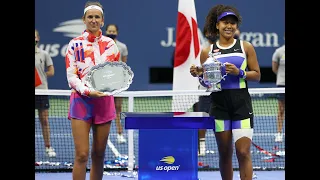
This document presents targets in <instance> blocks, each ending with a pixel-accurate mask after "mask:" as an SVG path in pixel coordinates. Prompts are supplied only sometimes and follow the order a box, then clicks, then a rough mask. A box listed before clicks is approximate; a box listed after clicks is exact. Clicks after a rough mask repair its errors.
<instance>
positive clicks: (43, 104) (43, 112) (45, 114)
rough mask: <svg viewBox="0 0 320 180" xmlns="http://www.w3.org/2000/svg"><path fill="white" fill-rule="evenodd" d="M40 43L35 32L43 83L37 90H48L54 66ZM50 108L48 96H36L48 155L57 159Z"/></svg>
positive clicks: (37, 33) (40, 78)
mask: <svg viewBox="0 0 320 180" xmlns="http://www.w3.org/2000/svg"><path fill="white" fill-rule="evenodd" d="M39 41H40V35H39V32H38V31H37V30H35V68H36V72H37V73H38V74H37V75H38V79H39V80H40V82H41V84H40V85H38V86H36V87H35V89H48V80H47V78H48V77H52V76H53V75H54V66H53V62H52V59H51V57H50V56H49V54H48V53H47V52H46V51H44V50H42V49H40V48H39V47H38V44H39ZM49 106H50V104H49V97H48V96H47V95H36V96H35V108H36V109H37V110H38V116H39V120H40V125H41V128H42V136H43V139H44V145H45V151H46V155H47V156H48V157H50V158H51V157H56V152H55V150H54V148H53V147H52V146H51V144H50V126H49Z"/></svg>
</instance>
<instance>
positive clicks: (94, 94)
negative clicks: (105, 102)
mask: <svg viewBox="0 0 320 180" xmlns="http://www.w3.org/2000/svg"><path fill="white" fill-rule="evenodd" d="M104 96H108V95H107V94H105V93H103V92H100V91H91V92H90V93H89V97H92V98H98V97H104Z"/></svg>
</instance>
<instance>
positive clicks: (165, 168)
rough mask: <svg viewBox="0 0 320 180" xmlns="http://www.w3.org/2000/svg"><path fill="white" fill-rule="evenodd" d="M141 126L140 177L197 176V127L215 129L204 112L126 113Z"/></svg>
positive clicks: (128, 125) (192, 179) (173, 179)
mask: <svg viewBox="0 0 320 180" xmlns="http://www.w3.org/2000/svg"><path fill="white" fill-rule="evenodd" d="M124 114H125V129H135V130H139V161H138V180H182V179H183V180H198V130H199V129H213V128H214V121H213V117H209V115H208V114H207V113H202V112H186V113H184V112H172V113H124Z"/></svg>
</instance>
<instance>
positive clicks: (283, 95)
mask: <svg viewBox="0 0 320 180" xmlns="http://www.w3.org/2000/svg"><path fill="white" fill-rule="evenodd" d="M277 87H285V86H284V85H278V86H277ZM277 99H278V100H282V101H284V100H285V93H279V94H277Z"/></svg>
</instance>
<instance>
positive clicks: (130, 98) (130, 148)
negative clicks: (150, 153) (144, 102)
mask: <svg viewBox="0 0 320 180" xmlns="http://www.w3.org/2000/svg"><path fill="white" fill-rule="evenodd" d="M133 105H134V97H133V95H129V96H128V112H133ZM133 168H134V142H133V129H129V130H128V170H129V171H133Z"/></svg>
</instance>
